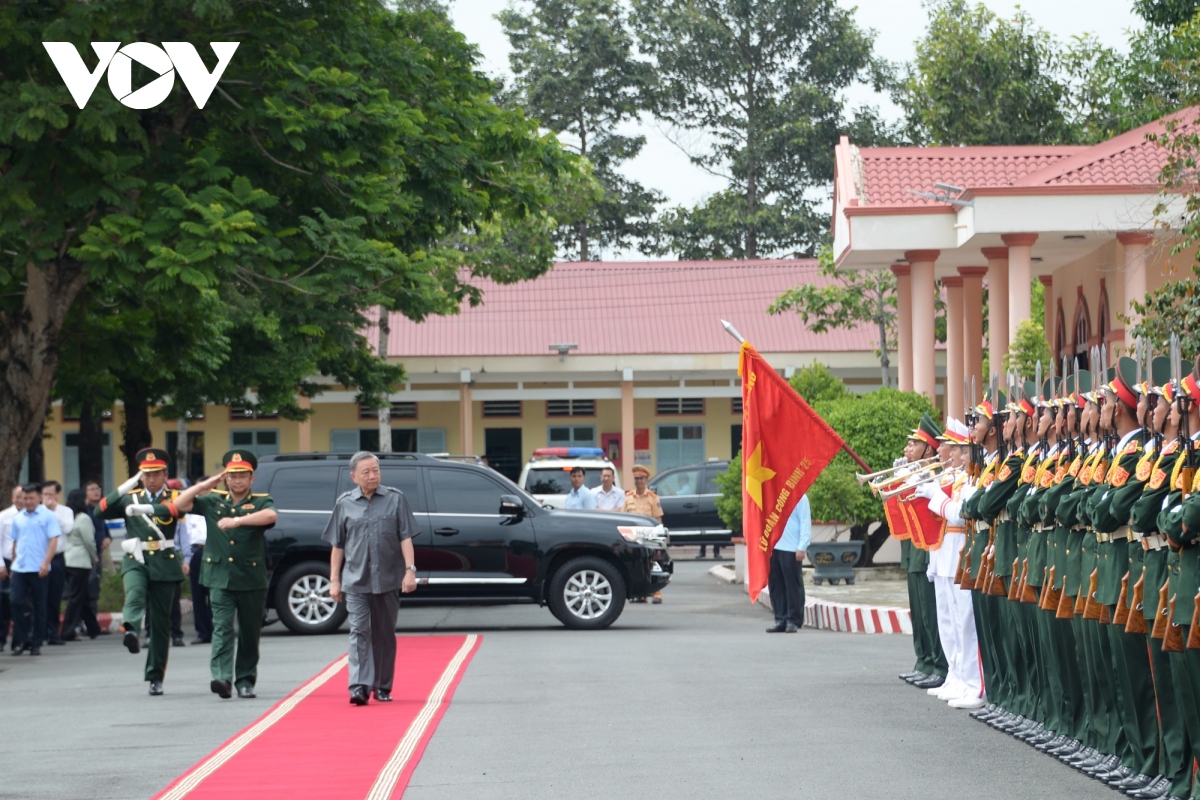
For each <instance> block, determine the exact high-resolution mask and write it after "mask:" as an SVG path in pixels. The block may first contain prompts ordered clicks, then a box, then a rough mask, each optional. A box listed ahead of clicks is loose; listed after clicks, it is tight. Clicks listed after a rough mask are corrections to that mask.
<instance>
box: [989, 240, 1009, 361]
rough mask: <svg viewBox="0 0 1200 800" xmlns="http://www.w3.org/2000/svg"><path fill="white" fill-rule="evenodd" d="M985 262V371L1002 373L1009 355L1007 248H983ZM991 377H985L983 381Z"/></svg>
mask: <svg viewBox="0 0 1200 800" xmlns="http://www.w3.org/2000/svg"><path fill="white" fill-rule="evenodd" d="M983 257H984V258H986V259H987V262H988V272H987V279H988V371H989V372H991V373H992V375H1003V374H1004V356H1005V354H1006V353H1008V248H1007V247H985V248H983ZM990 380H991V375H985V376H984V382H988V381H990Z"/></svg>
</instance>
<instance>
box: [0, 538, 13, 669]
mask: <svg viewBox="0 0 1200 800" xmlns="http://www.w3.org/2000/svg"><path fill="white" fill-rule="evenodd" d="M4 569H5V570H7V571H8V572H7V575H6V577H5V578H4V580H2V581H0V647H3V646H4V643H5V642H7V641H8V629H9V628H10V627H11V626H12V621H13V613H12V603H11V602H10V601H9V587H10V586H11V585H12V562H11V561H9V560H8V559H7V558H6V559H4ZM14 641H15V640H14Z"/></svg>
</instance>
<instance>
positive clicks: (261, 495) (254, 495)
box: [250, 492, 271, 497]
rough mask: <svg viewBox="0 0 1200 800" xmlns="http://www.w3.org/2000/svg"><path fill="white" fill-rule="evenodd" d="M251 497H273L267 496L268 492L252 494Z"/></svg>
mask: <svg viewBox="0 0 1200 800" xmlns="http://www.w3.org/2000/svg"><path fill="white" fill-rule="evenodd" d="M250 496H251V497H270V496H271V495H269V494H267V493H266V492H251V493H250Z"/></svg>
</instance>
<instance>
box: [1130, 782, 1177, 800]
mask: <svg viewBox="0 0 1200 800" xmlns="http://www.w3.org/2000/svg"><path fill="white" fill-rule="evenodd" d="M1170 793H1171V782H1170V781H1169V780H1167V779H1166V778H1159V779H1158V780H1156V781H1154V782H1153V783H1151V784H1150V785H1149V786H1147V787H1146V788H1145V789H1142V790H1141V791H1139V792H1128V794H1129V796H1130V797H1136V798H1137V800H1157V798H1159V797H1164V796H1170Z"/></svg>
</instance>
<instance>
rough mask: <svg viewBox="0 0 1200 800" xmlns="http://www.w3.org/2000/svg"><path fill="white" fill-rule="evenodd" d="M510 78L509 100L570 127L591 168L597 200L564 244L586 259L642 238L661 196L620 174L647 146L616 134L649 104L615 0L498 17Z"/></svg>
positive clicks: (576, 1) (524, 6)
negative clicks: (508, 48)
mask: <svg viewBox="0 0 1200 800" xmlns="http://www.w3.org/2000/svg"><path fill="white" fill-rule="evenodd" d="M496 18H497V19H498V20H500V24H501V25H502V26H503V27H504V32H505V34H506V35H507V36H508V41H509V43H510V44H511V45H512V48H513V49H512V53H510V54H509V57H508V61H509V65H510V67H511V68H512V71H513V74H514V75H515V76H516V80H515V82H514V84H513V87H512V91H511V92H509V93H508V96H507V101H508V102H509V103H510V104H512V105H514V106H516V107H519V108H523V109H524V110H525V112H526V113H528V114H529V115H530V116H532V117H535V118H537V120H538V121H539V122H541V124H542V125H544V126H545V127H547V128H549V129H550V130H552V131H554V132H555V133H556V134H564V133H565V134H568V135H569V139H570V142H571V144H572V146H573V147H574V149H575V151H576V152H578V153H579V155H581V156H583V157H585V158H587V159H588V160H589V161H590V162H591V163H592V166H593V168H594V170H595V172H594V174H595V177H596V180H597V181H598V183H599V185H600V188H601V194H600V198H599V202H597V203H596V204H595V205H593V206H592V207H591V208H590V210H589V211H588V212H587V213H586V214H582V215H579V218H578V219H577V220H576V221H574V222H573V223H572V224H568V225H564V229H563V231H562V232H561V233H560V235H559V236H558V239H557V241H558V244H559V246H560V247H561V248H562V249H563V251H565V252H567V253H569V254H571V255H572V256H573V257H575V258H577V259H578V260H580V261H587V260H589V259H590V258H592V256H593V255H594V254H595V253H596V251H601V250H604V249H606V248H625V247H629V246H631V245H633V244H634V243H635V242H637V241H640V240H641V239H643V238H645V237H646V236H647V235H648V233H649V230H650V225H651V222H652V221H653V217H654V212H655V209H656V207H657V205H658V204H659V203H661V202H662V201H663V199H664V198H663V195H662V194H661V193H659V192H657V191H652V190H648V189H646V188H645V187H644V186H642V185H641V184H640V183H638V182H637V181H635V180H631V179H629V178H626V177H624V176H623V175H621V173H620V171H619V168H620V166H621V164H623V163H624V162H625V161H627V160H629V159H631V158H634V157H635V156H637V154H638V153H639V152H640V151H641V149H642V146H643V145H645V143H646V137H644V136H625V135H622V134H619V133H617V128H618V127H619V126H620V125H621V124H622V123H626V122H629V121H631V120H634V119H636V118H637V116H638V114H639V113H640V112H641V111H643V110H644V109H645V108H646V91H645V90H646V86H647V84H648V82H649V80H650V68H649V65H648V64H646V63H645V62H644V61H642V60H640V59H638V58H636V57H635V55H634V53H633V37H632V36H631V34H630V33H629V30H628V28H627V24H626V19H625V13H624V10H623V9H622V7H621V4H620V3H619V2H616V0H529V2H522V3H520V4H519V5H512V6H510V7H509V8H507V9H506V10H504V11H501V12H500V13H499V14H497V15H496Z"/></svg>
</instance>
